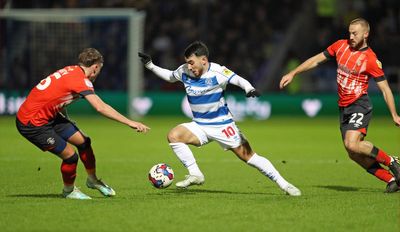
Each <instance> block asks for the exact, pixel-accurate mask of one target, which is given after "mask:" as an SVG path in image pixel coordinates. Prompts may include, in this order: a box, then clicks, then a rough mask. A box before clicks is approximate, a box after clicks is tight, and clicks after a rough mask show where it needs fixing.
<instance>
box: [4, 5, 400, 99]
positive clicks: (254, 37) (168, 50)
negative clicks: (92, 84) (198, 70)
mask: <svg viewBox="0 0 400 232" xmlns="http://www.w3.org/2000/svg"><path fill="white" fill-rule="evenodd" d="M0 3H1V4H0V7H3V8H135V9H137V10H140V11H144V12H145V13H146V22H145V28H144V30H145V34H144V51H145V52H146V53H149V54H150V55H152V57H153V60H154V62H155V63H156V64H158V65H160V66H162V67H165V68H169V69H175V68H177V67H178V66H179V65H180V64H182V63H183V62H184V59H183V50H184V49H185V47H186V46H187V45H188V44H189V43H190V42H192V41H194V40H202V41H204V42H205V43H206V44H207V45H208V46H209V49H210V60H211V61H212V62H217V63H220V64H223V65H225V66H227V67H229V68H230V69H232V70H233V71H235V72H236V73H238V74H239V75H241V76H242V77H244V78H246V79H248V80H249V81H250V82H253V83H255V82H257V80H259V79H260V78H276V79H280V76H277V77H267V76H263V75H262V74H264V73H265V69H266V68H268V65H267V64H268V62H269V61H270V60H271V59H274V56H275V54H274V50H273V48H274V47H277V46H278V47H279V45H281V43H282V41H284V37H285V33H286V32H287V30H288V28H289V27H290V26H291V25H292V24H293V19H295V18H296V16H297V15H298V14H299V13H301V12H302V11H303V10H304V9H305V8H306V7H312V9H313V11H312V12H313V15H312V17H313V18H314V20H313V24H314V25H307V28H309V27H312V28H314V30H315V32H316V33H312V34H310V36H308V40H309V41H308V43H307V44H311V46H302V41H297V42H298V44H294V45H292V48H291V49H290V51H289V52H288V53H287V54H286V59H285V65H284V67H285V68H283V69H282V73H281V74H284V72H286V71H287V70H288V69H289V68H290V67H293V66H294V65H296V64H298V63H299V62H301V61H303V60H304V59H305V58H308V57H310V56H311V55H314V54H316V53H318V52H321V51H323V50H324V49H325V48H326V47H327V46H328V45H330V44H331V43H332V42H334V41H335V40H336V39H340V38H347V36H348V32H347V26H348V22H350V21H351V20H352V19H354V18H356V17H364V18H366V19H367V20H368V21H369V22H370V23H371V28H372V30H371V36H370V40H369V44H370V46H371V47H372V48H373V49H374V51H375V52H376V53H377V54H378V57H380V59H381V61H382V62H383V64H384V68H386V67H387V68H388V69H389V71H390V72H389V74H388V75H390V76H391V79H390V82H391V84H392V85H394V86H399V85H400V84H399V75H400V74H399V73H398V70H399V69H398V68H397V66H398V63H397V60H396V54H397V51H398V50H399V47H400V46H399V45H400V15H399V9H400V1H398V0H353V1H347V0H315V1H306V0H282V1H275V0H259V1H239V0H231V1H229V0H222V1H218V0H169V1H162V0H153V1H151V0H109V1H100V0H66V1H61V0H40V1H39V0H32V1H26V0H13V1H4V0H0ZM309 4H311V6H310V5H309ZM2 29H4V27H3V28H2V27H1V24H0V30H2ZM91 31H92V32H93V33H96V34H97V35H98V36H96V37H94V38H95V39H93V41H89V42H88V44H89V45H90V46H95V47H96V48H98V49H99V50H100V51H101V52H102V53H103V55H104V57H105V60H106V62H109V63H108V64H107V63H106V64H105V67H104V73H105V74H103V75H104V76H107V81H105V80H101V79H102V78H100V79H99V83H96V85H97V86H96V87H97V89H116V90H124V89H125V88H126V65H129V64H126V63H125V62H124V59H125V61H126V54H125V52H126V45H124V44H126V43H116V42H115V41H117V40H119V39H120V38H126V37H124V36H123V33H125V32H126V25H124V24H121V23H112V24H110V25H103V27H101V29H91ZM0 33H1V32H0ZM303 33H308V32H307V31H303ZM104 34H107V36H104ZM0 35H1V34H0ZM1 37H2V36H0V55H1V52H2V50H4V49H5V48H6V46H5V42H4V39H1ZM104 38H107V40H104ZM101 41H103V42H101ZM84 45H85V46H86V45H87V44H84ZM115 50H120V51H119V52H118V53H115ZM3 53H4V51H3ZM50 59H53V58H50ZM54 59H56V58H54ZM26 62H28V61H26ZM12 65H13V71H12V72H10V73H7V75H8V76H7V77H4V76H3V78H1V76H0V89H10V88H18V89H19V88H21V86H23V88H28V87H29V88H31V87H32V86H34V84H35V83H36V82H37V80H40V79H42V78H43V77H42V76H41V77H37V78H36V77H33V78H32V77H31V78H29V77H27V78H25V80H26V81H24V82H21V81H17V80H18V79H20V80H24V78H23V76H24V75H28V73H27V72H26V71H25V73H24V70H23V67H24V66H26V64H24V59H16V60H15V63H13V64H12ZM335 70H336V68H335V64H334V62H332V63H331V64H327V65H324V66H323V67H322V68H320V69H318V70H316V71H315V72H312V73H310V74H307V75H308V76H307V78H309V79H311V81H312V82H311V83H314V84H312V85H310V83H309V82H307V83H308V84H305V83H298V84H297V85H293V86H294V87H293V88H292V89H289V91H291V92H292V93H301V92H327V91H328V92H330V91H332V92H333V91H335V89H336V84H335V78H334V76H335ZM392 70H394V71H393V72H392ZM396 72H397V75H396ZM392 73H394V74H392ZM0 75H2V74H1V72H0ZM3 75H4V74H3ZM10 75H11V76H10ZM145 77H146V78H145V88H146V90H163V91H169V90H171V91H173V90H176V89H177V88H181V86H179V85H176V84H169V83H166V82H165V81H162V80H160V79H159V78H157V77H155V76H153V74H152V73H150V72H147V71H146V72H145ZM305 80H307V79H305ZM274 83H275V82H274ZM267 89H268V90H270V91H277V86H271V87H269V88H267ZM394 90H395V91H399V89H394Z"/></svg>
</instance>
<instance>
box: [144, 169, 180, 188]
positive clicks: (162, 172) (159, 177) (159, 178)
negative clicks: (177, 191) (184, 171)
mask: <svg viewBox="0 0 400 232" xmlns="http://www.w3.org/2000/svg"><path fill="white" fill-rule="evenodd" d="M149 180H150V182H151V184H152V185H153V186H154V187H156V188H160V189H161V188H166V187H168V186H170V185H171V184H172V181H174V170H172V168H171V167H170V166H168V164H165V163H159V164H156V165H154V166H153V167H151V169H150V171H149Z"/></svg>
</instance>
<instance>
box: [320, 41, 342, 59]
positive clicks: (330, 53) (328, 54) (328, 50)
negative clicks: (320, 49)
mask: <svg viewBox="0 0 400 232" xmlns="http://www.w3.org/2000/svg"><path fill="white" fill-rule="evenodd" d="M343 42H344V41H343V40H338V41H336V42H334V43H333V44H331V45H330V46H329V47H328V48H326V50H325V51H324V55H325V56H326V58H332V57H335V56H336V52H337V50H338V49H339V47H340V46H342V44H343Z"/></svg>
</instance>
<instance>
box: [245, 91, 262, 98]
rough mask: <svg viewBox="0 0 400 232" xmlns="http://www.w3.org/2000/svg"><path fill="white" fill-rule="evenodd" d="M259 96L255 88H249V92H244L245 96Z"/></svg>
mask: <svg viewBox="0 0 400 232" xmlns="http://www.w3.org/2000/svg"><path fill="white" fill-rule="evenodd" d="M259 96H261V94H260V92H258V90H256V89H252V90H250V92H248V93H246V97H259Z"/></svg>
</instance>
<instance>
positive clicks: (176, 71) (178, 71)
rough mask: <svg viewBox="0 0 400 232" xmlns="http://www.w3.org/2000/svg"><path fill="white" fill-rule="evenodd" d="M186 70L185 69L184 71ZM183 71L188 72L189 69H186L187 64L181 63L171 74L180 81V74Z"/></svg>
mask: <svg viewBox="0 0 400 232" xmlns="http://www.w3.org/2000/svg"><path fill="white" fill-rule="evenodd" d="M185 70H186V71H185ZM183 73H186V74H188V73H189V70H188V69H187V65H185V64H183V65H181V66H179V67H178V68H177V69H176V70H174V71H173V72H172V76H173V77H174V78H175V79H176V80H177V81H182V75H183Z"/></svg>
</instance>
